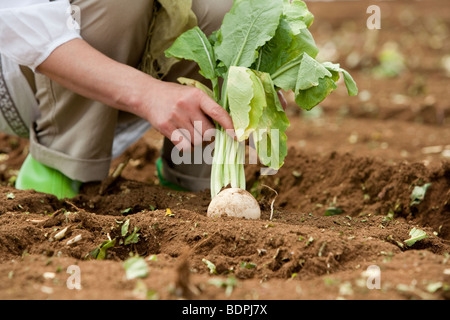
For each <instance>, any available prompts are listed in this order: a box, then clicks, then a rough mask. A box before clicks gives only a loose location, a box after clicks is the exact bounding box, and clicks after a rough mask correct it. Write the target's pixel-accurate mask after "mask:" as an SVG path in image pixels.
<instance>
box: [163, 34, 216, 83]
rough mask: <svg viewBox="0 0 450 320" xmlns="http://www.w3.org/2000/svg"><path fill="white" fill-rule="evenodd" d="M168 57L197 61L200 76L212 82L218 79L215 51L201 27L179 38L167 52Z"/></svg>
mask: <svg viewBox="0 0 450 320" xmlns="http://www.w3.org/2000/svg"><path fill="white" fill-rule="evenodd" d="M166 56H167V57H174V58H177V59H186V60H191V61H195V62H196V63H197V64H198V65H199V67H200V74H201V75H202V76H204V77H205V78H206V79H210V80H212V79H215V78H216V77H217V75H216V58H215V56H214V50H213V48H212V46H211V43H210V42H209V40H208V38H207V37H206V35H205V34H204V33H203V31H202V30H200V28H199V27H194V28H193V29H191V30H188V31H186V32H185V33H183V34H182V35H181V36H179V37H178V38H177V39H176V40H175V42H174V44H173V45H172V46H171V47H170V48H169V49H167V50H166Z"/></svg>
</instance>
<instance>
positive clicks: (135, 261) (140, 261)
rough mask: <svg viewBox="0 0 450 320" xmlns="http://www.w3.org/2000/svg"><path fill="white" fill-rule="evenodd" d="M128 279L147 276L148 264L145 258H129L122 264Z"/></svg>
mask: <svg viewBox="0 0 450 320" xmlns="http://www.w3.org/2000/svg"><path fill="white" fill-rule="evenodd" d="M123 266H124V268H125V273H126V278H127V279H128V280H131V279H136V278H145V277H147V276H148V266H147V263H146V262H145V259H144V258H142V257H139V256H136V257H132V258H129V259H128V260H126V261H125V262H124V264H123Z"/></svg>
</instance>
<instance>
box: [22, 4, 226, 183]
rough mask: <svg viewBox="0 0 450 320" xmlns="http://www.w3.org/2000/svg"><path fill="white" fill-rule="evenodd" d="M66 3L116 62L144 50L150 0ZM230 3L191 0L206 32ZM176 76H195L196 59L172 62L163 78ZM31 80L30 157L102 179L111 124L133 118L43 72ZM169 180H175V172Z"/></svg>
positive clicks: (129, 60)
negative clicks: (34, 103)
mask: <svg viewBox="0 0 450 320" xmlns="http://www.w3.org/2000/svg"><path fill="white" fill-rule="evenodd" d="M71 3H72V4H73V5H77V6H79V7H80V9H81V36H82V37H83V38H84V39H85V40H86V41H87V42H88V43H89V44H91V45H92V46H93V47H94V48H96V49H98V50H99V51H100V52H102V53H104V54H105V55H107V56H109V57H110V58H112V59H114V60H116V61H118V62H121V63H125V64H127V65H130V66H133V67H137V66H138V64H139V62H140V60H141V56H142V54H143V52H144V50H145V44H146V41H147V34H148V28H149V25H150V23H151V19H152V8H153V0H133V1H123V0H108V1H101V0H74V1H71ZM231 5H232V1H231V0H226V1H224V0H193V6H192V9H193V11H194V13H195V14H196V16H197V19H198V25H199V27H200V28H201V29H202V30H203V31H204V32H205V33H206V34H207V35H209V34H210V33H211V32H212V31H214V30H216V29H218V28H219V27H220V24H221V22H222V19H223V16H224V14H225V13H226V12H227V11H228V10H229V9H230V8H231ZM180 76H182V77H188V78H198V74H197V69H196V67H195V64H193V63H190V62H180V63H178V64H176V65H175V66H174V67H173V68H172V69H171V72H170V74H169V75H168V76H167V77H166V78H165V80H166V81H173V82H175V81H176V79H177V78H178V77H180ZM35 85H36V98H37V100H38V101H39V111H40V116H39V118H38V119H37V121H36V122H35V124H34V128H32V130H31V137H30V152H31V154H32V155H33V157H34V158H35V159H36V160H37V161H39V162H41V163H43V164H46V165H47V166H50V167H52V168H55V169H57V170H59V171H61V172H62V173H64V174H65V175H66V176H68V177H69V178H71V179H74V180H78V181H81V182H90V181H100V180H102V179H104V178H105V177H106V176H107V175H108V173H109V169H110V164H111V160H112V155H111V152H112V145H113V140H114V133H115V129H116V126H117V125H118V124H119V123H122V122H127V121H134V120H136V117H135V116H134V115H131V114H127V113H124V112H121V111H118V110H116V109H114V108H111V107H109V106H107V105H104V104H102V103H99V102H97V101H93V100H90V99H87V98H84V97H82V96H80V95H78V94H75V93H73V92H71V91H69V90H67V89H66V88H64V87H62V86H60V85H59V84H57V83H55V82H53V81H51V80H50V79H49V78H47V77H46V76H44V75H42V74H35ZM164 145H165V151H164V152H163V154H166V155H167V154H170V151H169V152H167V149H170V148H171V147H172V145H171V143H169V142H168V141H167V139H166V142H165V144H164ZM164 163H165V166H166V167H168V169H167V170H165V174H167V175H169V176H170V175H174V174H175V175H176V171H177V170H178V169H179V171H180V172H181V173H182V175H183V176H185V175H187V176H188V177H189V176H192V177H194V178H195V177H196V176H197V177H199V176H201V178H204V180H205V181H206V180H207V179H208V174H209V169H204V166H200V167H199V166H197V167H196V169H192V170H191V168H190V167H189V166H187V167H186V166H185V167H182V166H180V167H173V166H172V165H171V162H170V159H167V157H164ZM169 167H170V168H169ZM202 168H203V169H202ZM168 179H169V180H171V181H172V182H179V181H178V180H179V179H174V177H168ZM188 180H189V179H188ZM192 181H196V179H193V180H192ZM205 181H203V185H202V187H199V186H197V188H195V187H194V188H191V189H202V188H203V187H204V184H205ZM206 187H207V186H206Z"/></svg>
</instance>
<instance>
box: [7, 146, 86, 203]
mask: <svg viewBox="0 0 450 320" xmlns="http://www.w3.org/2000/svg"><path fill="white" fill-rule="evenodd" d="M80 187H81V182H79V181H75V180H72V179H69V178H68V177H66V176H65V175H63V174H62V173H61V172H59V171H58V170H55V169H52V168H50V167H47V166H46V165H43V164H42V163H40V162H38V161H36V160H35V159H33V158H32V157H31V155H28V157H27V158H26V159H25V161H24V163H23V164H22V167H21V168H20V171H19V174H18V175H17V180H16V189H18V190H35V191H38V192H43V193H48V194H52V195H54V196H56V197H57V198H58V199H64V198H73V197H75V196H76V195H77V194H78V193H79V192H80Z"/></svg>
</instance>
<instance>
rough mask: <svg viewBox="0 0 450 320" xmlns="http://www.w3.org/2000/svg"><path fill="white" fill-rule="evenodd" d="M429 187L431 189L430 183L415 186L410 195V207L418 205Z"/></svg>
mask: <svg viewBox="0 0 450 320" xmlns="http://www.w3.org/2000/svg"><path fill="white" fill-rule="evenodd" d="M429 187H431V183H427V184H425V185H423V186H415V187H414V189H413V192H412V193H411V197H410V198H411V204H410V206H414V205H417V204H420V203H421V202H422V201H423V200H424V199H425V195H426V193H427V190H428V188H429Z"/></svg>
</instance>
